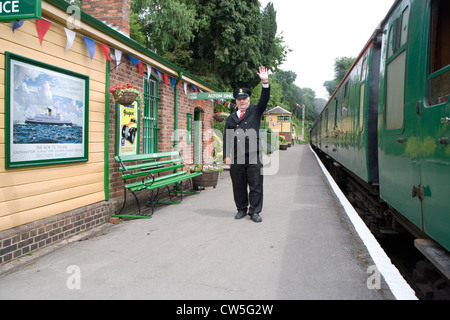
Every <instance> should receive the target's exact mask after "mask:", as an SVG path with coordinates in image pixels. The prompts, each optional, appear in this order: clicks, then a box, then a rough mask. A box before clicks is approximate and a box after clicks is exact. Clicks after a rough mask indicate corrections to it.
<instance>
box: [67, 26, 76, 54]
mask: <svg viewBox="0 0 450 320" xmlns="http://www.w3.org/2000/svg"><path fill="white" fill-rule="evenodd" d="M64 30H65V31H66V36H67V43H66V51H65V52H67V51H69V50H70V48H72V45H73V41H74V40H75V37H76V35H77V34H76V32H74V31H72V30H69V29H67V28H64Z"/></svg>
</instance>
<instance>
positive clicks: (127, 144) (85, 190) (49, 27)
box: [0, 0, 218, 265]
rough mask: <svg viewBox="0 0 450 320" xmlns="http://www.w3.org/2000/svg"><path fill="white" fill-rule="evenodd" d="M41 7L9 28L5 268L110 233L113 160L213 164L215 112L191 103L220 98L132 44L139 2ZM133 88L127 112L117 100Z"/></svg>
mask: <svg viewBox="0 0 450 320" xmlns="http://www.w3.org/2000/svg"><path fill="white" fill-rule="evenodd" d="M34 1H35V4H36V5H37V6H38V7H39V8H37V9H39V11H40V16H39V17H35V18H31V19H23V20H14V21H6V20H4V19H3V20H1V19H0V265H2V264H5V263H7V262H9V261H11V260H13V259H16V258H19V257H21V256H23V255H27V254H30V253H33V252H35V251H36V250H38V249H41V248H44V247H46V246H49V245H51V244H54V243H56V242H58V241H61V240H64V239H67V238H69V237H72V236H74V235H76V234H78V233H80V232H84V231H87V230H89V229H92V228H94V227H96V226H99V225H101V224H104V223H107V222H109V219H110V216H111V214H113V213H114V212H115V211H116V210H117V207H119V206H121V204H122V196H123V182H122V179H121V174H120V173H119V165H118V164H117V163H116V162H115V160H114V157H115V156H116V155H119V154H129V153H155V152H165V151H172V150H179V151H180V152H181V155H182V157H183V160H184V162H185V163H186V164H192V163H194V162H195V163H199V162H204V163H205V162H208V161H210V160H211V159H212V148H211V144H212V134H211V132H212V130H210V129H212V126H213V114H214V112H213V111H214V102H213V101H210V100H190V99H189V93H193V92H215V91H218V89H217V88H214V87H213V86H211V85H209V84H208V83H206V82H204V81H203V80H202V79H200V78H198V77H196V76H194V75H192V74H190V73H189V72H188V71H185V70H182V69H181V68H179V67H178V66H176V65H174V64H172V63H171V62H170V61H167V60H165V59H163V58H162V57H160V56H158V55H157V54H155V53H154V52H152V51H150V50H148V49H147V48H145V47H143V46H141V45H140V44H138V43H137V42H135V41H134V40H132V39H130V37H129V33H130V0H121V1H111V0H83V11H80V10H79V9H77V8H76V7H73V6H71V5H70V4H68V3H67V2H65V1H63V0H34ZM37 9H36V10H37ZM9 11H11V10H9ZM127 83H129V84H131V85H133V86H134V88H135V89H137V90H138V91H140V92H141V94H142V95H141V99H138V100H140V101H137V102H134V103H133V104H132V105H130V106H127V107H124V106H122V105H120V104H118V103H117V102H116V101H115V99H114V97H113V95H112V94H111V93H110V92H109V89H110V88H111V87H112V86H114V85H118V84H127ZM46 119H47V120H46ZM49 119H50V120H49ZM33 121H35V122H34V123H38V122H39V121H41V122H42V121H44V122H45V121H62V122H63V123H61V125H58V126H39V125H35V126H32V125H30V124H32V123H33ZM194 123H195V124H196V125H194ZM44 127H45V128H48V127H52V129H51V131H50V130H47V129H42V128H44ZM131 127H134V129H133V130H131ZM132 132H134V134H132V135H131V133H132ZM175 132H176V133H175ZM144 196H145V195H144ZM131 198H132V197H131Z"/></svg>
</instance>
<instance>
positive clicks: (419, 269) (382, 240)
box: [321, 157, 450, 300]
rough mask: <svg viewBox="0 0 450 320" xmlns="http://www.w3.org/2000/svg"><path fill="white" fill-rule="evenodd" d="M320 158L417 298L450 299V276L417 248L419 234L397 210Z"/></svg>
mask: <svg viewBox="0 0 450 320" xmlns="http://www.w3.org/2000/svg"><path fill="white" fill-rule="evenodd" d="M321 160H322V163H324V165H325V167H326V168H327V169H328V171H329V172H330V174H331V175H332V176H333V178H334V180H335V181H336V183H337V184H338V186H339V187H340V189H341V190H342V192H343V193H344V194H345V196H346V197H347V199H348V200H349V202H350V203H351V204H352V205H353V207H354V208H355V210H356V212H358V214H359V216H360V217H361V219H362V220H363V221H364V222H365V224H366V225H367V227H368V228H369V230H370V231H371V232H372V234H373V235H374V236H375V238H376V239H377V240H378V243H379V244H380V246H381V247H382V248H383V250H384V251H385V252H386V254H387V255H388V257H389V258H390V259H391V261H392V263H393V264H394V265H395V266H396V267H397V269H398V270H399V271H400V273H401V274H402V276H403V277H404V278H405V280H406V281H407V282H408V283H409V285H410V286H411V288H412V289H413V290H414V291H415V293H416V296H417V298H418V299H420V300H450V280H449V279H447V278H446V277H445V276H444V275H442V274H441V273H440V272H439V271H438V270H437V269H436V268H435V266H434V265H433V264H432V263H431V262H430V261H429V260H427V258H426V257H425V256H424V255H422V253H421V252H420V251H419V250H417V248H416V247H415V246H414V240H415V238H416V237H415V236H414V235H413V234H411V232H410V231H409V230H408V228H407V227H406V228H405V226H403V225H401V224H400V223H399V218H398V216H397V215H398V213H396V212H395V213H393V212H391V211H392V210H393V209H392V208H390V207H389V206H388V205H387V204H386V203H384V201H382V200H381V199H380V198H379V197H378V191H377V190H376V188H374V187H371V186H367V185H364V184H363V183H362V182H361V181H359V180H358V178H357V177H354V176H353V175H352V174H351V173H349V172H348V171H346V170H345V169H344V168H343V167H341V166H340V165H339V164H337V163H332V162H331V161H330V159H329V158H323V157H322V159H321ZM396 218H397V219H396Z"/></svg>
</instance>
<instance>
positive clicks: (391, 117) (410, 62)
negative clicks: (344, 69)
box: [311, 0, 450, 277]
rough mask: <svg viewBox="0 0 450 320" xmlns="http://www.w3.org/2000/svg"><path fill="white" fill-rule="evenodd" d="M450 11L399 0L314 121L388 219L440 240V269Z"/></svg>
mask: <svg viewBox="0 0 450 320" xmlns="http://www.w3.org/2000/svg"><path fill="white" fill-rule="evenodd" d="M448 17H450V1H448V0H397V1H395V3H394V4H393V6H392V8H391V9H390V11H389V13H388V14H387V16H386V17H385V18H384V20H383V21H382V22H381V24H380V26H379V27H378V28H377V30H376V31H375V33H374V35H373V36H372V37H371V39H370V41H369V42H368V44H367V45H366V46H365V48H364V50H363V51H362V53H361V54H360V55H359V56H358V58H357V60H356V62H355V64H354V65H353V66H352V68H351V70H350V71H349V72H348V74H347V75H346V77H345V78H344V80H343V81H342V83H341V84H340V86H339V87H338V89H337V90H336V92H335V93H334V94H333V96H332V97H331V99H330V100H329V102H328V104H327V105H326V107H325V108H324V110H323V111H322V112H321V114H320V115H319V117H318V120H317V121H316V123H315V125H314V126H313V128H312V130H311V137H312V139H311V144H312V146H313V147H314V148H315V149H316V150H318V151H319V153H321V154H322V155H326V157H327V158H330V159H331V161H329V162H330V163H334V164H335V165H337V166H340V167H342V169H343V170H344V171H345V172H346V173H349V174H350V175H351V176H352V177H354V178H355V179H356V180H357V181H358V182H360V183H361V186H363V188H365V189H367V190H370V193H374V190H375V191H376V192H375V193H376V196H377V197H379V200H380V203H383V204H382V206H381V207H380V208H382V210H383V212H382V214H381V213H380V212H377V213H375V216H376V217H377V218H379V220H380V221H379V223H380V224H383V223H384V224H386V222H388V223H389V224H390V225H389V226H388V227H389V228H393V229H395V227H396V225H401V226H402V227H403V228H405V229H407V230H408V231H409V232H410V233H411V234H413V235H414V236H415V237H416V238H427V239H432V240H434V242H433V243H435V244H438V245H437V246H435V248H436V247H437V248H438V249H439V250H440V255H441V256H445V261H447V262H445V263H444V264H447V266H445V265H442V264H441V265H439V266H438V268H439V269H440V270H441V272H443V273H444V274H445V275H447V277H449V276H450V253H449V250H450V209H449V208H450V207H449V206H448V205H447V201H448V199H449V198H450V146H449V143H450V141H449V139H450V101H449V98H450V19H448ZM387 217H388V219H387ZM394 231H395V230H394ZM424 250H427V249H424ZM422 252H423V251H422ZM434 263H436V264H439V263H437V262H434Z"/></svg>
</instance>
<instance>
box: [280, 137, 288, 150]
mask: <svg viewBox="0 0 450 320" xmlns="http://www.w3.org/2000/svg"><path fill="white" fill-rule="evenodd" d="M287 148H288V144H287V142H286V137H284V136H282V135H280V150H287Z"/></svg>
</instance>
